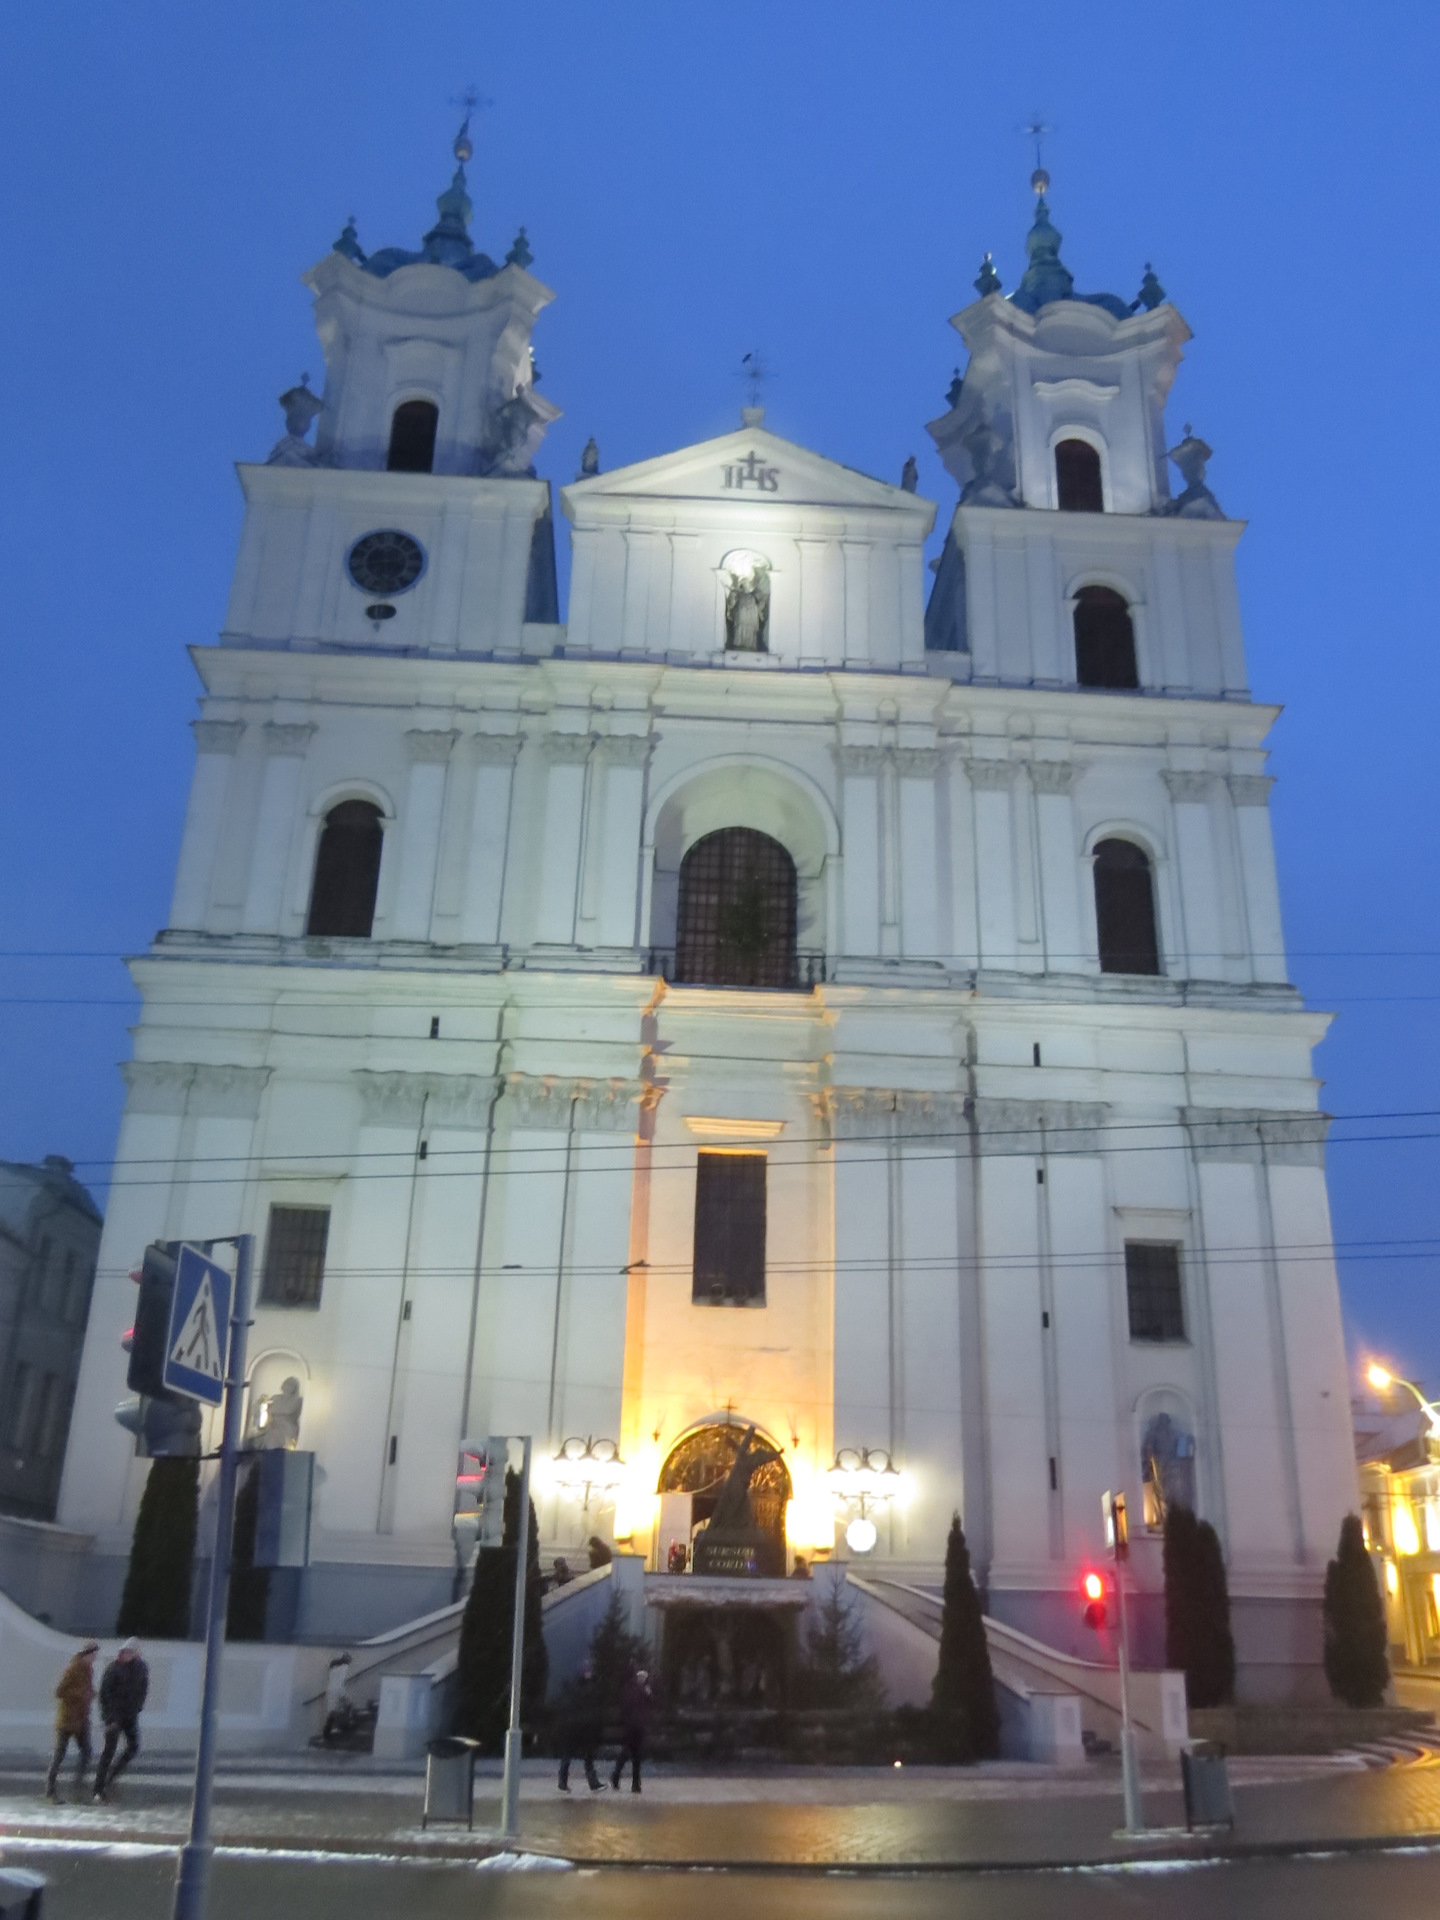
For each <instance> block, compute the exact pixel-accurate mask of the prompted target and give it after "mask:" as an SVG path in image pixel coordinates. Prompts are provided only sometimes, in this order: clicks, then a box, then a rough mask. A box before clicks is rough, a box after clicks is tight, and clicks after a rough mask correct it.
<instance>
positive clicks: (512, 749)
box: [470, 733, 524, 767]
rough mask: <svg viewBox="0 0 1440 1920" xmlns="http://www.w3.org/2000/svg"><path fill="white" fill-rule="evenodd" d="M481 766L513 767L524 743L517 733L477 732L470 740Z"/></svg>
mask: <svg viewBox="0 0 1440 1920" xmlns="http://www.w3.org/2000/svg"><path fill="white" fill-rule="evenodd" d="M470 745H471V748H472V750H473V752H474V755H475V763H476V765H477V766H481V767H513V766H514V764H515V762H516V760H518V759H519V757H520V749H521V747H522V746H523V745H524V742H523V741H522V740H521V738H520V736H519V734H518V733H477V734H475V735H474V736H473V737H472V739H471V742H470Z"/></svg>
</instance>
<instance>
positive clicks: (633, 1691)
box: [610, 1667, 655, 1793]
mask: <svg viewBox="0 0 1440 1920" xmlns="http://www.w3.org/2000/svg"><path fill="white" fill-rule="evenodd" d="M654 1704H655V1696H654V1694H653V1693H652V1692H651V1691H650V1676H649V1674H648V1673H647V1672H646V1671H645V1669H644V1668H643V1667H635V1668H633V1669H632V1670H631V1671H630V1672H629V1673H628V1674H627V1675H626V1676H625V1684H624V1686H623V1687H622V1688H621V1689H620V1751H619V1753H617V1754H616V1756H615V1765H614V1767H613V1768H612V1769H611V1771H610V1784H611V1786H612V1787H613V1788H614V1789H615V1791H616V1792H617V1793H618V1792H619V1791H620V1776H621V1774H622V1773H624V1771H625V1762H626V1761H627V1760H628V1761H629V1762H630V1791H631V1792H632V1793H639V1791H640V1762H641V1761H642V1760H643V1759H644V1757H645V1734H646V1731H647V1729H648V1728H649V1725H650V1709H651V1708H652V1706H653V1705H654Z"/></svg>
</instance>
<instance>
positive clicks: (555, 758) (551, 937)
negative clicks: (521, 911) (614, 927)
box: [535, 733, 594, 947]
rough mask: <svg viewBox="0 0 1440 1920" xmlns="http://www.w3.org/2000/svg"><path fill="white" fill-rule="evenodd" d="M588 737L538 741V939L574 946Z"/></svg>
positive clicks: (541, 942)
mask: <svg viewBox="0 0 1440 1920" xmlns="http://www.w3.org/2000/svg"><path fill="white" fill-rule="evenodd" d="M593 744H594V742H593V739H592V737H591V735H590V734H588V733H550V734H546V735H545V736H544V737H543V739H542V740H541V741H540V742H539V745H540V748H541V751H542V753H543V755H544V758H545V763H546V777H545V827H544V832H543V836H542V839H541V846H540V871H539V875H538V879H539V884H540V908H539V912H538V913H537V915H536V922H535V939H536V942H537V944H539V945H543V946H561V947H568V946H571V945H573V944H574V940H575V922H576V916H577V913H578V910H579V898H578V894H579V881H580V848H581V842H582V837H583V833H584V825H585V790H586V781H587V773H588V764H587V763H588V762H589V759H590V749H591V747H592V745H593Z"/></svg>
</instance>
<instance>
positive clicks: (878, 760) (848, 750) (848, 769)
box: [835, 746, 885, 774]
mask: <svg viewBox="0 0 1440 1920" xmlns="http://www.w3.org/2000/svg"><path fill="white" fill-rule="evenodd" d="M835 758H836V760H837V761H838V762H839V763H840V771H841V773H846V774H858V773H879V771H880V769H881V768H882V767H883V766H884V764H885V749H884V748H883V747H843V746H842V747H836V749H835Z"/></svg>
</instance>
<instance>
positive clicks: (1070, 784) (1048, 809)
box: [1030, 760, 1080, 973]
mask: <svg viewBox="0 0 1440 1920" xmlns="http://www.w3.org/2000/svg"><path fill="white" fill-rule="evenodd" d="M1030 785H1031V787H1032V788H1033V789H1034V792H1035V815H1036V837H1037V839H1038V840H1039V856H1040V919H1041V925H1042V928H1043V931H1044V952H1045V967H1046V970H1047V972H1051V973H1055V972H1058V973H1078V972H1079V971H1080V909H1079V902H1078V900H1077V897H1076V888H1075V880H1076V875H1077V874H1078V872H1079V870H1080V849H1079V847H1078V846H1077V844H1076V840H1075V815H1074V808H1073V805H1072V802H1071V798H1070V796H1071V793H1072V792H1073V790H1074V786H1075V768H1074V766H1073V764H1072V763H1071V762H1070V761H1068V760H1035V761H1032V762H1031V766H1030Z"/></svg>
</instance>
